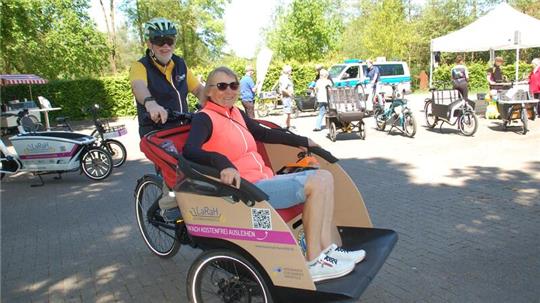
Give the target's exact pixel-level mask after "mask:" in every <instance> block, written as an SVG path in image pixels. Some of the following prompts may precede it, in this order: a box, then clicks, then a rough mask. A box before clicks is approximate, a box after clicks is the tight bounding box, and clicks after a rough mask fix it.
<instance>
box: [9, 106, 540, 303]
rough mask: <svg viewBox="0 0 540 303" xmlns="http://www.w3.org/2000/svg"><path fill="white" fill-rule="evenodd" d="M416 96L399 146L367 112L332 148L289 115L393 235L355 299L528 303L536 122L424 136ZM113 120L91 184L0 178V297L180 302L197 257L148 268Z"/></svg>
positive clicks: (130, 177)
mask: <svg viewBox="0 0 540 303" xmlns="http://www.w3.org/2000/svg"><path fill="white" fill-rule="evenodd" d="M424 98H425V96H412V97H411V98H410V99H411V102H410V105H411V106H412V107H413V109H414V110H415V115H416V121H417V124H418V132H417V134H416V136H415V138H413V139H410V138H406V137H404V136H402V135H400V134H399V133H397V132H393V133H392V134H388V133H387V132H380V131H377V130H375V128H374V127H375V125H374V121H373V119H372V118H369V119H366V124H367V138H366V140H359V139H358V138H357V137H356V136H355V135H354V134H342V135H340V136H338V141H337V142H334V143H332V142H331V141H330V140H329V139H328V138H326V135H327V131H326V130H323V131H321V132H316V133H314V132H312V131H311V130H312V129H313V128H314V125H315V116H314V115H315V113H302V114H301V117H300V118H298V119H295V120H293V125H294V126H295V127H296V130H295V131H296V132H298V133H300V134H303V135H307V136H310V137H311V138H313V139H314V140H315V141H316V142H318V143H319V144H320V145H322V146H323V147H324V148H327V149H328V150H330V151H331V152H332V153H334V155H336V156H337V157H338V158H340V159H341V161H340V163H341V165H342V166H343V167H344V168H345V169H346V170H347V172H348V173H349V174H350V176H351V177H352V178H353V180H354V181H355V182H356V184H357V186H358V187H359V189H360V191H361V192H362V194H363V196H364V199H365V202H366V205H367V207H368V210H369V212H370V215H371V219H372V221H373V223H374V225H375V226H377V227H383V228H390V229H394V230H396V231H397V232H398V234H399V241H398V243H397V245H396V247H395V249H394V251H393V252H392V254H391V256H390V257H389V259H388V260H387V262H386V264H385V265H384V266H383V267H382V269H381V270H380V272H379V274H378V275H377V276H376V278H375V279H374V281H373V282H372V283H371V285H370V286H369V287H368V288H367V290H366V292H365V293H364V294H363V295H362V297H361V300H359V302H360V301H361V302H539V301H538V298H540V290H539V288H538V286H539V284H538V281H539V280H540V266H539V263H538V254H539V253H540V249H539V248H540V205H539V201H540V120H538V119H537V120H535V121H529V124H530V127H531V129H532V130H531V131H530V132H529V133H528V134H527V135H525V136H524V135H521V134H520V133H519V131H520V127H517V126H516V127H515V128H511V129H510V130H508V131H502V128H501V126H500V121H499V120H485V119H483V118H481V119H480V126H479V129H478V132H477V133H476V134H475V135H474V136H473V137H464V136H462V135H460V134H459V132H458V131H457V128H456V127H452V126H448V125H444V126H443V127H442V128H438V127H437V128H435V129H433V130H430V129H426V128H425V126H424V125H425V119H424V116H423V115H424V113H423V112H422V111H421V110H422V107H423V99H424ZM268 119H270V120H272V121H276V122H277V123H279V124H283V121H284V118H283V116H270V117H269V118H268ZM121 123H125V124H126V125H128V127H129V132H130V133H129V134H128V135H127V136H124V137H121V140H122V141H123V142H124V143H125V145H126V147H127V149H128V154H129V156H128V162H127V163H126V164H125V165H124V166H122V167H120V168H118V169H116V170H114V172H113V174H112V175H111V176H110V177H109V178H108V179H107V180H105V181H104V182H92V181H90V180H88V179H87V178H86V177H85V176H84V175H79V174H78V173H69V174H64V175H63V178H62V180H54V179H53V176H52V175H51V176H45V177H44V179H45V183H46V184H45V186H43V187H33V188H31V187H30V184H32V183H35V182H36V181H37V178H35V177H32V176H31V175H29V174H18V175H15V176H8V177H6V178H4V180H3V181H2V186H1V191H0V193H1V197H0V198H1V212H2V215H1V218H2V221H1V228H2V229H1V233H2V238H1V240H2V243H1V244H2V247H1V253H2V254H1V258H2V263H1V265H2V267H1V273H2V276H1V278H2V279H1V280H2V282H1V283H2V284H1V285H2V289H1V290H2V292H1V298H2V302H187V299H186V295H185V291H186V290H185V288H186V287H185V280H186V273H187V270H188V268H189V266H190V264H191V263H192V261H193V260H194V258H195V256H196V255H197V254H198V253H199V252H200V251H199V250H194V249H189V248H185V247H182V248H181V249H180V252H179V253H178V255H176V256H175V257H173V258H172V259H169V260H162V259H159V258H158V257H155V256H153V255H152V254H151V253H150V251H149V250H148V249H147V248H146V246H145V245H144V243H143V240H142V238H141V237H140V235H139V233H138V229H137V226H136V223H135V214H134V202H133V189H134V187H135V183H136V180H137V179H138V178H139V177H141V176H142V175H143V174H145V173H151V172H152V171H153V167H152V165H151V164H150V163H149V162H148V161H146V160H145V158H144V156H143V155H142V154H141V153H140V152H139V148H138V136H137V128H136V121H135V120H132V119H125V120H122V121H121ZM516 125H520V124H516ZM81 127H82V128H83V130H84V131H88V128H86V129H84V125H82V126H81ZM368 257H369V252H368Z"/></svg>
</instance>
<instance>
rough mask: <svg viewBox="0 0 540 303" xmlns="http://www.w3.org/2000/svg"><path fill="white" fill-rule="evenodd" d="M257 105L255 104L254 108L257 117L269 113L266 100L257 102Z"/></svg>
mask: <svg viewBox="0 0 540 303" xmlns="http://www.w3.org/2000/svg"><path fill="white" fill-rule="evenodd" d="M256 104H257V106H255V110H256V111H257V116H259V117H266V116H268V115H269V114H270V105H269V104H267V103H266V102H260V101H259V102H257V103H256Z"/></svg>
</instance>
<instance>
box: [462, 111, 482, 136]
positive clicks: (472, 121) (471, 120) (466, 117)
mask: <svg viewBox="0 0 540 303" xmlns="http://www.w3.org/2000/svg"><path fill="white" fill-rule="evenodd" d="M471 125H472V126H471ZM458 126H459V131H460V132H461V133H462V134H463V135H465V136H467V137H469V136H472V135H474V134H475V133H476V130H477V129H478V118H477V117H476V115H475V114H474V113H473V112H470V111H465V112H464V113H463V114H461V116H460V117H459V121H458ZM466 126H468V127H469V128H472V130H469V129H466V128H465V127H466Z"/></svg>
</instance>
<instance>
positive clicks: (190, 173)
mask: <svg viewBox="0 0 540 303" xmlns="http://www.w3.org/2000/svg"><path fill="white" fill-rule="evenodd" d="M178 168H179V169H180V170H181V171H182V173H183V174H184V175H185V176H186V177H187V178H190V179H193V180H197V181H203V182H206V183H209V184H211V185H213V186H215V187H216V188H217V189H220V190H222V192H223V193H224V195H232V196H233V198H234V199H238V200H240V201H242V202H244V204H246V205H247V206H249V207H251V206H253V205H255V202H260V201H265V200H268V195H267V194H266V193H264V192H263V191H262V190H260V189H259V188H258V187H257V186H255V185H253V184H252V183H251V182H249V181H247V180H245V179H243V178H242V180H241V182H240V188H239V189H238V188H236V187H233V186H230V185H226V184H224V183H222V182H221V181H220V180H219V171H218V170H217V169H215V168H213V167H209V166H204V165H200V164H197V163H195V162H192V161H189V160H187V159H186V158H184V157H183V156H182V155H179V156H178Z"/></svg>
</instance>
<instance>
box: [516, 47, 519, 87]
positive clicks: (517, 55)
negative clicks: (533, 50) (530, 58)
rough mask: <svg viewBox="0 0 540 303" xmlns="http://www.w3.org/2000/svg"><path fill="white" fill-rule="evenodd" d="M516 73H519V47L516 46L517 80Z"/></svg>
mask: <svg viewBox="0 0 540 303" xmlns="http://www.w3.org/2000/svg"><path fill="white" fill-rule="evenodd" d="M518 74H519V47H518V48H516V82H517V81H518V80H519V79H518V77H519V76H518Z"/></svg>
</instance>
